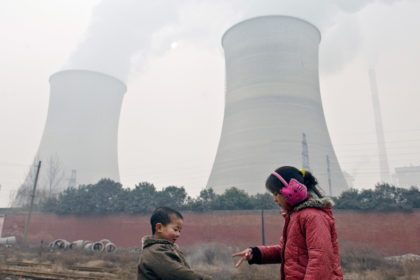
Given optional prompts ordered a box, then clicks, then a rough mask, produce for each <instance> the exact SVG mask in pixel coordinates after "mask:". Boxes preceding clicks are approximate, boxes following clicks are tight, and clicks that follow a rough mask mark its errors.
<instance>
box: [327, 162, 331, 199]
mask: <svg viewBox="0 0 420 280" xmlns="http://www.w3.org/2000/svg"><path fill="white" fill-rule="evenodd" d="M327 173H328V193H329V195H330V196H332V188H331V170H330V157H329V156H328V155H327Z"/></svg>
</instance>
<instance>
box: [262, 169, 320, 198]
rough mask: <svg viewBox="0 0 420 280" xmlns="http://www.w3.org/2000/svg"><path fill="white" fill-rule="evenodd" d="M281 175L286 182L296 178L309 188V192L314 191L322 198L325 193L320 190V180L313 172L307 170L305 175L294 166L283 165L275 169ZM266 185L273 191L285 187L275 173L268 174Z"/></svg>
mask: <svg viewBox="0 0 420 280" xmlns="http://www.w3.org/2000/svg"><path fill="white" fill-rule="evenodd" d="M275 171H276V172H277V173H278V174H279V175H280V176H281V177H283V179H284V180H286V182H290V180H291V179H296V180H297V181H298V182H300V183H302V184H304V185H305V186H306V187H307V188H308V192H311V191H312V192H314V193H315V194H316V195H317V196H318V197H320V198H322V197H323V195H322V194H321V192H320V191H319V190H318V188H317V187H316V185H318V181H317V180H316V178H315V177H314V176H313V175H312V173H311V172H309V171H306V170H305V172H304V174H305V176H303V174H302V173H303V172H301V171H300V170H299V169H297V168H296V167H293V166H282V167H280V168H277V169H276V170H275ZM265 187H266V188H267V190H269V191H270V192H271V193H281V192H280V190H281V189H282V188H284V185H283V183H282V182H281V181H280V180H279V179H278V178H277V177H275V176H274V175H272V174H270V176H268V178H267V181H265Z"/></svg>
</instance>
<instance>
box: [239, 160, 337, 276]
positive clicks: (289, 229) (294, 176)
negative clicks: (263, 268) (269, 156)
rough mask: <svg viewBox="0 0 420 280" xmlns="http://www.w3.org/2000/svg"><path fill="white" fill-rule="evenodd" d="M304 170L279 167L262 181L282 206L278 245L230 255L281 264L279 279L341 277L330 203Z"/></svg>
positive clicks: (255, 261) (313, 178) (257, 262)
mask: <svg viewBox="0 0 420 280" xmlns="http://www.w3.org/2000/svg"><path fill="white" fill-rule="evenodd" d="M317 183H318V182H317V180H316V179H315V177H314V176H313V175H312V174H311V173H310V172H308V171H304V170H299V169H296V168H294V167H291V166H283V167H280V168H278V169H277V170H276V171H275V172H272V173H271V174H270V176H268V178H267V181H266V183H265V185H266V188H267V189H268V190H269V191H270V192H271V193H272V194H273V197H274V201H275V202H276V203H277V204H278V205H279V206H280V207H281V208H283V210H284V211H282V212H284V217H285V222H284V226H283V234H282V237H281V239H280V244H279V245H274V246H258V247H253V248H248V249H245V250H243V251H242V252H239V253H236V254H233V257H235V256H239V257H241V259H240V260H239V261H238V263H237V264H236V267H239V266H240V265H241V263H242V262H243V261H244V260H247V261H248V263H249V264H253V263H256V264H268V263H281V268H280V274H281V279H286V280H291V279H296V280H297V279H305V280H318V279H319V280H327V279H331V280H332V279H334V280H336V279H343V273H342V271H341V267H340V258H339V255H338V243H337V233H336V231H335V223H334V217H333V215H332V210H331V208H332V205H333V202H332V201H331V200H330V199H329V198H326V197H322V195H321V193H320V192H319V190H318V189H317V188H316V185H317Z"/></svg>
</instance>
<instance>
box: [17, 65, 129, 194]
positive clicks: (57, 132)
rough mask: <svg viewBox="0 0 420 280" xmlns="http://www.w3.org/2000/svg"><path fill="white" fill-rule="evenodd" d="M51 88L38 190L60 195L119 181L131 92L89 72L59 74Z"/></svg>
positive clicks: (40, 152) (39, 155) (30, 179)
mask: <svg viewBox="0 0 420 280" xmlns="http://www.w3.org/2000/svg"><path fill="white" fill-rule="evenodd" d="M50 85H51V89H50V101H49V108H48V116H47V121H46V125H45V129H44V134H43V136H42V139H41V143H40V145H39V149H38V153H37V156H36V161H38V160H41V161H42V167H41V171H40V175H39V181H38V187H37V188H39V190H44V191H48V192H53V193H57V192H59V191H62V190H63V189H65V188H67V187H68V186H74V185H75V184H76V183H77V184H90V183H96V182H97V181H98V180H99V179H101V178H110V179H112V180H115V181H119V171H118V151H117V141H118V121H119V116H120V109H121V103H122V99H123V96H124V93H125V91H126V86H125V85H124V84H123V83H122V82H121V81H119V80H118V79H116V78H114V77H111V76H108V75H105V74H102V73H98V72H92V71H86V70H66V71H62V72H58V73H55V74H53V75H52V76H51V77H50ZM33 177H34V176H32V175H31V174H29V175H28V177H27V179H26V182H25V184H24V185H29V186H31V187H32V184H33ZM22 187H23V186H22ZM22 187H21V188H22ZM18 194H19V192H18Z"/></svg>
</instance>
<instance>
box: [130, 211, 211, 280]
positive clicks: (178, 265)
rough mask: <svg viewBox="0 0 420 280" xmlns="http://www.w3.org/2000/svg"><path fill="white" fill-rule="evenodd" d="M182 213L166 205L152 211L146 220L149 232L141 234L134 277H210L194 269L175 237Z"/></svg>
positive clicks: (191, 279) (196, 279) (198, 279)
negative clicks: (146, 234)
mask: <svg viewBox="0 0 420 280" xmlns="http://www.w3.org/2000/svg"><path fill="white" fill-rule="evenodd" d="M183 219H184V218H183V217H182V215H181V213H179V212H178V211H176V210H174V209H171V208H169V207H159V208H157V209H155V211H153V214H152V217H151V218H150V223H151V225H152V233H153V235H152V236H145V237H143V238H142V243H143V244H142V246H143V251H142V253H141V255H140V262H139V265H138V267H137V279H138V280H146V279H147V280H158V279H164V280H167V279H168V280H169V279H174V280H175V279H186V280H208V279H212V278H211V277H209V276H207V275H204V274H201V273H198V272H194V271H193V270H191V268H190V266H189V265H188V263H187V262H186V260H185V257H184V254H183V253H182V252H181V251H180V250H179V248H178V246H177V245H176V244H175V241H176V240H177V239H178V237H179V236H180V235H181V229H182V225H183V222H184V221H183Z"/></svg>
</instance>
